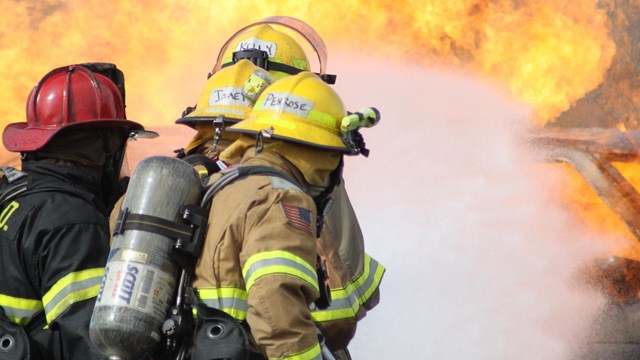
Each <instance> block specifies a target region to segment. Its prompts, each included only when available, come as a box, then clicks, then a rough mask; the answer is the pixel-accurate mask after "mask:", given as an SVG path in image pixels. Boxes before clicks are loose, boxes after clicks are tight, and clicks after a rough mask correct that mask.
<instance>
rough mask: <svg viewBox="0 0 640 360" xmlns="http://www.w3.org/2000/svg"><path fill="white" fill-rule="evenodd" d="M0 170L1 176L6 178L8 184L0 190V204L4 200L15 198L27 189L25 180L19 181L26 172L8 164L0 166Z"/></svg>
mask: <svg viewBox="0 0 640 360" xmlns="http://www.w3.org/2000/svg"><path fill="white" fill-rule="evenodd" d="M0 171H2V177H4V178H5V179H7V183H8V184H9V185H8V186H7V188H6V189H4V190H2V191H0V204H2V203H4V202H5V201H9V200H11V199H14V198H16V197H17V196H18V195H20V194H22V193H23V192H25V191H26V190H27V180H26V179H24V180H23V181H19V180H20V179H23V178H25V177H26V176H27V173H26V172H24V171H20V170H18V169H15V168H12V167H10V166H3V167H0Z"/></svg>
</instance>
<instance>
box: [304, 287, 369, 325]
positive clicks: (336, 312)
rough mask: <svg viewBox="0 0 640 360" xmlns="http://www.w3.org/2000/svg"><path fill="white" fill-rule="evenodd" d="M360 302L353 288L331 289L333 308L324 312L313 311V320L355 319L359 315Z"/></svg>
mask: <svg viewBox="0 0 640 360" xmlns="http://www.w3.org/2000/svg"><path fill="white" fill-rule="evenodd" d="M359 308H360V302H359V301H358V297H357V295H356V294H355V291H354V290H353V288H352V287H351V284H347V286H345V287H344V288H340V289H331V306H329V307H328V308H326V309H324V310H319V309H312V311H311V318H312V319H313V321H314V322H324V321H333V320H344V319H353V318H355V317H356V314H357V313H358V309H359Z"/></svg>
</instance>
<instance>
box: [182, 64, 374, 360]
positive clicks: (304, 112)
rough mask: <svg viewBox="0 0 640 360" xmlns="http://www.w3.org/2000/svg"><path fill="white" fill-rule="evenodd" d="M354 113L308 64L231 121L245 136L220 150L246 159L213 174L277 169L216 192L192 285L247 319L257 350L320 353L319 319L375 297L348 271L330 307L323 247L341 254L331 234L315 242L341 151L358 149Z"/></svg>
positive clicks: (295, 355)
mask: <svg viewBox="0 0 640 360" xmlns="http://www.w3.org/2000/svg"><path fill="white" fill-rule="evenodd" d="M346 115H347V113H346V111H345V109H344V105H343V103H342V101H341V99H340V98H339V97H338V95H337V94H336V93H335V92H334V91H333V90H332V89H331V88H330V87H329V86H328V85H327V84H326V83H325V82H323V81H322V80H321V79H320V78H319V77H318V76H316V75H314V74H312V73H309V72H302V73H299V74H298V75H295V76H289V77H285V78H283V79H280V80H278V81H276V82H275V83H274V84H273V85H271V86H269V87H268V88H267V89H266V90H265V91H264V92H263V93H262V95H261V96H260V97H259V98H258V101H257V103H256V106H255V107H254V110H253V112H252V113H251V114H250V115H249V116H248V118H247V119H245V120H243V121H241V122H239V123H237V124H235V125H233V126H231V127H230V128H228V129H227V131H230V132H238V133H240V134H241V135H240V137H239V138H238V140H236V141H235V142H234V143H233V144H231V146H229V147H228V148H227V149H226V150H225V151H223V152H222V154H221V157H222V158H237V157H241V158H242V160H241V165H240V166H237V167H234V168H230V169H226V170H223V171H222V172H220V173H219V174H216V175H214V176H212V177H211V178H210V179H209V183H210V184H211V183H214V184H215V183H217V180H219V179H221V178H224V177H225V176H227V175H228V174H230V173H232V172H233V171H238V172H239V171H251V170H252V169H263V170H264V169H265V168H266V169H270V170H271V171H272V173H271V174H270V175H265V174H259V175H255V176H247V177H242V178H240V179H237V180H235V181H234V182H231V183H229V184H228V185H226V186H225V187H223V188H221V189H220V190H219V191H217V192H216V193H215V195H214V196H213V197H212V200H211V206H210V213H209V226H208V232H207V235H206V241H205V244H204V248H203V251H202V256H201V257H200V259H199V261H198V263H197V265H196V271H195V278H194V280H193V283H192V284H193V286H194V288H196V290H197V295H198V298H199V299H200V300H201V301H203V302H204V303H205V304H207V305H208V306H209V307H212V308H216V309H220V310H223V311H224V312H225V313H226V314H228V315H230V316H232V317H234V318H235V319H236V320H238V321H241V322H246V324H247V325H248V329H249V334H250V336H249V339H250V344H251V350H252V352H253V354H252V356H253V357H252V358H256V359H258V358H261V357H265V358H278V359H301V360H304V359H321V358H322V356H323V355H322V354H321V351H322V347H321V343H320V341H319V337H318V327H317V325H316V323H314V320H315V321H318V320H322V317H323V316H328V317H331V315H332V314H331V312H332V311H335V312H342V313H345V312H346V313H349V315H347V317H346V318H349V319H354V321H355V319H356V318H357V316H358V314H357V313H358V312H359V310H360V309H361V303H360V301H361V300H362V301H363V302H364V301H365V300H366V299H365V297H366V296H363V297H360V296H358V295H357V292H356V290H355V289H353V288H354V287H356V286H357V285H358V283H357V282H355V283H352V282H350V279H349V278H348V275H346V276H343V278H342V279H339V280H342V281H343V282H344V285H345V286H344V288H343V289H341V290H342V292H338V291H337V290H338V289H335V290H336V291H335V295H337V296H335V298H334V300H333V302H332V303H331V305H330V306H329V307H328V308H327V305H329V298H330V296H331V295H333V294H334V291H331V292H330V291H329V289H328V287H327V284H326V283H325V281H324V279H323V278H324V277H325V276H326V272H325V271H323V269H324V266H323V265H325V263H324V261H323V260H322V258H321V257H319V256H318V254H319V253H324V254H325V256H327V258H328V259H327V262H329V261H332V260H336V261H338V262H339V261H340V257H339V256H338V254H337V251H336V249H335V245H334V244H333V242H332V241H331V239H330V238H329V240H328V241H325V242H322V241H320V242H317V241H316V239H317V238H318V228H322V227H323V225H322V224H323V222H322V221H321V219H322V218H323V215H324V214H325V210H328V208H327V205H328V203H329V202H328V201H327V199H328V198H329V195H330V194H331V192H332V187H333V186H334V185H335V182H336V181H337V179H339V178H340V174H339V173H340V170H341V167H342V156H343V154H344V153H350V152H352V151H353V150H354V147H353V146H348V145H347V144H346V143H345V140H344V139H345V137H344V136H343V135H344V134H343V133H342V132H341V121H342V119H343V118H345V117H346ZM354 138H356V139H358V137H354ZM359 139H360V140H361V138H359ZM356 143H358V144H362V143H361V142H357V141H356ZM350 145H353V144H350ZM229 204H233V206H232V207H230V206H229ZM325 239H326V238H325ZM324 246H328V247H330V248H329V249H323V247H324ZM329 258H331V259H329ZM383 272H384V268H382V267H381V266H378V267H377V270H376V271H374V276H373V278H371V279H370V280H371V283H373V284H372V285H371V286H368V285H367V286H364V287H368V288H370V289H373V290H375V289H377V284H379V281H380V279H381V277H382V273H383ZM332 280H333V279H332ZM332 287H333V284H332ZM332 290H334V289H332ZM373 290H371V291H369V293H368V295H369V296H370V295H371V293H372V292H373ZM330 294H331V295H330ZM345 304H346V305H345ZM335 306H337V307H339V309H337V308H335ZM332 307H334V308H332ZM319 308H322V309H324V310H319ZM312 309H316V310H314V311H313V312H312ZM323 311H325V313H323ZM350 336H352V334H350V335H349V336H348V339H350ZM348 339H347V342H348ZM200 346H203V345H200ZM197 347H198V345H196V349H197ZM205 347H206V346H205ZM196 353H197V351H196ZM196 358H197V357H196Z"/></svg>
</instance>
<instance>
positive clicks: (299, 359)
mask: <svg viewBox="0 0 640 360" xmlns="http://www.w3.org/2000/svg"><path fill="white" fill-rule="evenodd" d="M275 359H282V360H322V352H321V351H320V344H315V345H313V346H312V347H310V348H309V349H307V350H305V351H303V352H301V353H298V354H295V355H290V356H285V357H283V358H272V357H270V358H269V360H275Z"/></svg>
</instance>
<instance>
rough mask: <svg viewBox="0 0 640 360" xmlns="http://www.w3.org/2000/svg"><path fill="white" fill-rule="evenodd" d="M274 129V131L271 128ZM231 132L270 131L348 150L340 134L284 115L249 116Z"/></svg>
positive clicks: (276, 135) (286, 138)
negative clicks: (284, 117) (333, 133)
mask: <svg viewBox="0 0 640 360" xmlns="http://www.w3.org/2000/svg"><path fill="white" fill-rule="evenodd" d="M269 128H272V129H273V132H271V130H269ZM226 130H227V131H229V132H239V133H244V134H253V135H255V134H257V133H259V132H262V131H269V133H270V135H269V136H271V137H272V138H275V139H280V140H284V141H290V142H295V143H298V144H303V145H308V146H312V147H316V148H319V149H323V150H333V151H340V152H348V151H349V148H348V147H347V146H346V145H345V144H344V142H343V141H342V138H341V137H340V136H339V135H337V134H336V135H330V134H328V133H327V131H322V132H318V129H317V127H316V126H314V125H312V124H309V123H303V122H300V121H292V120H286V119H283V118H282V117H279V118H276V117H273V118H271V117H263V116H260V117H258V116H256V117H249V118H247V119H245V120H243V121H241V122H239V123H237V124H235V125H233V126H230V127H228V128H227V129H226Z"/></svg>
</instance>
